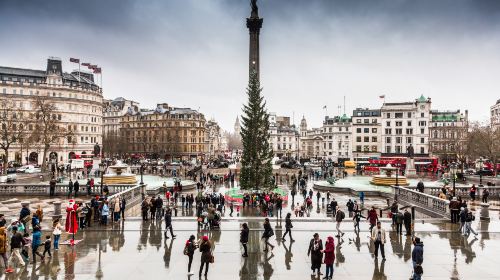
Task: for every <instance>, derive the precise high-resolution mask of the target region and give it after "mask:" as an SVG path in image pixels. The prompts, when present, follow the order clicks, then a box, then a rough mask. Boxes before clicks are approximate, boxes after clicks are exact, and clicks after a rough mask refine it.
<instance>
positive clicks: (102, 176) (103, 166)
mask: <svg viewBox="0 0 500 280" xmlns="http://www.w3.org/2000/svg"><path fill="white" fill-rule="evenodd" d="M104 171H106V165H105V164H104V162H101V163H99V172H101V191H100V193H101V196H102V184H103V181H104Z"/></svg>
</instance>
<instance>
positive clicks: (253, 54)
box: [247, 0, 264, 78]
mask: <svg viewBox="0 0 500 280" xmlns="http://www.w3.org/2000/svg"><path fill="white" fill-rule="evenodd" d="M251 7H252V13H251V14H250V17H249V18H247V28H248V30H249V31H250V56H249V61H248V64H249V65H248V70H249V71H248V73H249V74H250V73H251V72H252V70H254V71H255V72H257V77H258V78H260V68H259V64H260V62H259V33H260V29H261V28H262V22H263V21H264V19H262V18H259V7H257V0H252V1H251Z"/></svg>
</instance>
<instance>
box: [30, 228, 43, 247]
mask: <svg viewBox="0 0 500 280" xmlns="http://www.w3.org/2000/svg"><path fill="white" fill-rule="evenodd" d="M40 244H42V232H41V231H39V230H37V231H34V232H33V240H32V241H31V246H32V247H36V246H40Z"/></svg>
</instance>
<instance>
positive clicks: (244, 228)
mask: <svg viewBox="0 0 500 280" xmlns="http://www.w3.org/2000/svg"><path fill="white" fill-rule="evenodd" d="M249 232H250V229H249V228H248V225H247V223H243V224H242V225H241V232H240V243H241V246H243V255H241V256H242V257H244V258H246V257H248V249H247V243H248V234H249Z"/></svg>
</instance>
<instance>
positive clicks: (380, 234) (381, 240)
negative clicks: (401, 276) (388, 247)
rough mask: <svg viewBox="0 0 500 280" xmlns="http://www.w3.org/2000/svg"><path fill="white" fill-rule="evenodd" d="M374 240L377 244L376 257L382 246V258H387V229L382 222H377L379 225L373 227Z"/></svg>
mask: <svg viewBox="0 0 500 280" xmlns="http://www.w3.org/2000/svg"><path fill="white" fill-rule="evenodd" d="M372 240H373V243H374V244H375V252H374V254H375V258H376V259H377V258H378V250H379V248H380V254H381V255H382V260H385V251H384V244H385V229H383V228H382V225H381V224H380V222H377V226H376V227H374V228H373V229H372Z"/></svg>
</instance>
